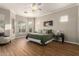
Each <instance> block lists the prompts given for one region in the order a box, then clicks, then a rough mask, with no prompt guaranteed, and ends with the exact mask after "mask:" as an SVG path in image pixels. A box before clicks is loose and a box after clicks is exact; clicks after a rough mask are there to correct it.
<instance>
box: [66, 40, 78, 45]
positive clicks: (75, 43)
mask: <svg viewBox="0 0 79 59" xmlns="http://www.w3.org/2000/svg"><path fill="white" fill-rule="evenodd" d="M65 42H66V43H72V44H76V45H79V43H76V42H70V41H65Z"/></svg>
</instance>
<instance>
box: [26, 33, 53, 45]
mask: <svg viewBox="0 0 79 59" xmlns="http://www.w3.org/2000/svg"><path fill="white" fill-rule="evenodd" d="M26 39H28V40H30V41H34V42H36V43H39V44H43V45H45V44H47V43H49V42H51V41H52V40H53V33H52V34H42V33H29V34H28V35H27V36H26Z"/></svg>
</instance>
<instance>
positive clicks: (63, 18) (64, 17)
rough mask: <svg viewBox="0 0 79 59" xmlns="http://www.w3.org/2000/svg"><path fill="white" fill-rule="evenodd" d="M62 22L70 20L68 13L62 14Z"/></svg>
mask: <svg viewBox="0 0 79 59" xmlns="http://www.w3.org/2000/svg"><path fill="white" fill-rule="evenodd" d="M60 22H68V15H64V16H61V17H60Z"/></svg>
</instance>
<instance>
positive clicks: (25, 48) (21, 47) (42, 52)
mask: <svg viewBox="0 0 79 59" xmlns="http://www.w3.org/2000/svg"><path fill="white" fill-rule="evenodd" d="M0 55H1V56H79V46H78V45H74V44H68V43H64V44H61V43H60V42H51V43H50V44H48V45H47V46H41V45H39V44H36V43H33V42H28V41H27V40H26V39H25V38H20V39H15V40H13V41H12V42H11V43H9V44H6V45H0Z"/></svg>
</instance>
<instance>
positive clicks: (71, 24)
mask: <svg viewBox="0 0 79 59" xmlns="http://www.w3.org/2000/svg"><path fill="white" fill-rule="evenodd" d="M77 10H78V8H77V7H71V8H68V9H64V10H61V11H58V12H55V13H52V14H49V15H46V16H43V17H39V18H36V20H35V23H36V24H35V30H36V31H37V30H40V29H44V28H47V29H48V28H52V29H53V30H62V31H63V32H64V34H65V41H70V42H76V43H79V39H78V38H77V16H78V14H77V13H78V11H77ZM64 15H68V20H69V21H68V22H63V23H61V22H60V21H59V20H60V17H61V16H64ZM47 20H53V26H51V27H44V26H43V22H44V21H47ZM39 23H40V24H39Z"/></svg>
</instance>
